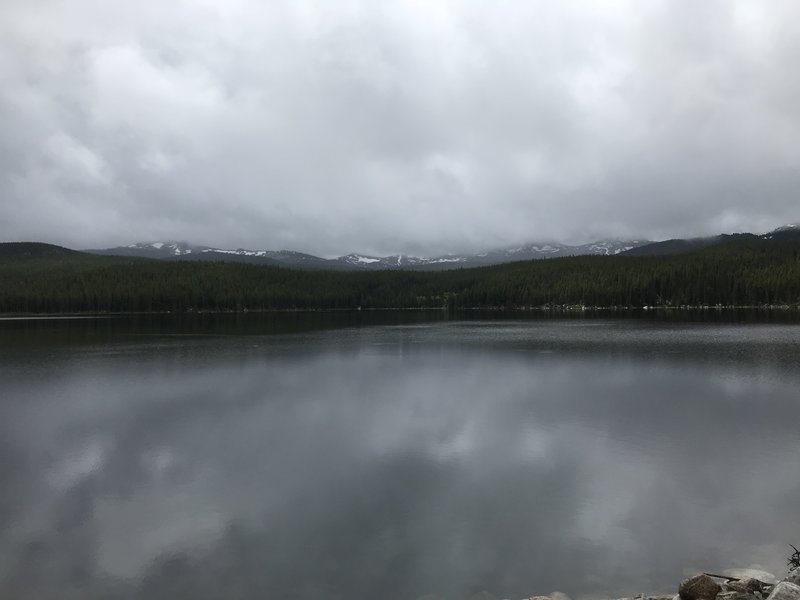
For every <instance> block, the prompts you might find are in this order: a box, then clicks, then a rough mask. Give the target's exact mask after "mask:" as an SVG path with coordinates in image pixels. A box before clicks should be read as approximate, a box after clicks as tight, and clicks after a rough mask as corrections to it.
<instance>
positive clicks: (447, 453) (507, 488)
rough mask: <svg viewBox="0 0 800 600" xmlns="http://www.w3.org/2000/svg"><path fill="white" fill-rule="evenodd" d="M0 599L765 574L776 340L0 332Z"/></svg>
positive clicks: (366, 328)
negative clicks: (731, 570) (752, 570)
mask: <svg viewBox="0 0 800 600" xmlns="http://www.w3.org/2000/svg"><path fill="white" fill-rule="evenodd" d="M0 382H2V389H3V391H2V398H1V399H0V453H1V454H0V456H2V462H0V596H2V597H13V598H48V597H52V598H56V597H57V598H92V597H96V598H287V599H288V598H334V599H335V598H342V599H345V598H347V599H352V598H374V597H380V598H390V599H391V598H397V599H415V598H418V597H420V596H423V595H425V594H438V595H440V596H442V597H445V598H452V599H457V598H469V597H470V596H471V595H473V594H476V593H478V592H480V591H483V590H486V591H488V592H490V593H492V594H493V595H495V596H497V597H499V598H504V597H508V598H522V597H527V596H530V595H533V594H546V593H550V592H552V591H554V590H560V591H563V592H565V593H567V594H569V595H571V596H573V597H575V598H579V597H599V596H607V597H614V596H623V595H629V596H631V595H635V594H636V593H639V592H642V591H646V592H653V593H655V592H661V591H663V592H673V591H674V587H675V585H676V583H677V582H678V581H679V580H680V578H682V577H683V576H684V574H685V572H686V571H687V570H694V569H702V570H708V571H715V570H721V569H724V568H728V567H751V566H760V567H762V568H765V569H767V570H772V571H780V570H781V569H782V568H783V565H784V563H785V559H786V556H787V555H788V552H787V549H788V546H787V544H788V543H795V544H797V543H798V540H800V526H798V521H797V507H798V506H800V471H798V465H799V464H800V434H799V433H798V427H797V424H798V416H800V404H798V402H799V401H798V397H799V396H800V395H799V394H798V390H799V389H800V327H798V326H797V325H795V324H791V323H789V324H786V323H771V322H761V323H759V322H746V323H737V322H726V320H725V319H723V320H722V322H702V321H701V322H688V321H681V320H675V319H671V320H667V321H663V320H659V319H652V318H651V319H647V320H645V319H608V318H601V319H596V318H593V319H541V318H535V319H530V318H528V319H510V318H505V319H501V320H497V319H491V320H482V319H469V320H445V319H443V318H442V317H441V316H439V317H436V318H433V317H431V316H430V315H427V316H426V315H418V314H394V315H389V316H386V315H382V316H374V315H373V316H365V315H338V316H337V315H311V316H309V315H305V316H303V315H283V316H270V317H264V316H251V317H242V316H239V317H233V316H231V317H223V316H217V317H205V318H200V317H196V318H188V319H183V320H180V321H176V320H174V319H173V318H140V319H138V320H135V319H134V320H132V319H120V318H107V319H80V320H70V321H49V320H48V321H0Z"/></svg>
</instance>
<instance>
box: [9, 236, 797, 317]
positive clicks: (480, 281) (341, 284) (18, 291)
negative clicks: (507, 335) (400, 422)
mask: <svg viewBox="0 0 800 600" xmlns="http://www.w3.org/2000/svg"><path fill="white" fill-rule="evenodd" d="M9 246H10V245H9V244H0V312H3V313H65V312H107V311H108V312H126V311H137V312H139V311H189V310H195V311H230V310H276V309H277V310H282V309H283V310H285V309H354V308H358V307H362V308H365V309H367V308H430V307H448V308H473V307H481V308H488V307H510V308H521V307H543V306H556V305H559V306H560V305H585V306H597V307H610V306H619V307H623V306H627V307H639V306H643V305H649V306H680V305H695V306H696V305H715V304H723V305H728V306H759V305H766V304H773V305H774V304H791V305H797V304H799V303H800V242H797V241H769V242H765V241H763V240H732V241H731V242H729V243H726V244H722V245H718V246H713V247H710V248H704V249H701V250H697V251H694V252H689V253H684V254H676V255H670V256H642V257H637V256H582V257H572V258H558V259H547V260H536V261H526V262H518V263H510V264H504V265H498V266H492V267H483V268H477V269H456V270H452V271H442V272H421V271H401V270H397V271H380V272H341V271H338V272H337V271H310V270H293V269H284V268H279V267H270V266H256V265H247V264H236V263H224V262H207V263H200V262H198V263H191V262H185V263H172V262H169V263H167V262H159V261H153V260H145V259H130V258H122V257H101V256H89V255H85V254H81V253H75V252H72V251H65V252H58V251H55V250H49V251H48V250H46V249H42V248H39V249H38V251H37V252H33V251H30V252H26V251H24V249H20V248H19V247H18V248H16V251H14V252H12V251H11V249H10V248H9ZM37 246H42V245H37ZM51 248H56V247H51Z"/></svg>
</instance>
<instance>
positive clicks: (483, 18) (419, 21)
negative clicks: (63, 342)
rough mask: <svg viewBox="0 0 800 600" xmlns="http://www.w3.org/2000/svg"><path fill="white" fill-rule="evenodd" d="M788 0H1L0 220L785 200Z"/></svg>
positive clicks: (465, 212)
mask: <svg viewBox="0 0 800 600" xmlns="http://www.w3.org/2000/svg"><path fill="white" fill-rule="evenodd" d="M799 18H800V7H798V6H797V5H796V4H795V3H791V2H780V3H779V2H775V3H770V4H769V5H766V4H763V3H759V2H755V1H752V2H722V1H718V2H705V3H700V4H698V3H692V2H624V1H618V2H602V3H599V2H578V1H576V2H570V3H549V2H529V3H519V2H503V1H501V2H497V3H493V4H492V6H491V8H489V7H488V6H487V5H486V3H483V2H478V1H477V0H474V1H470V0H466V1H463V2H454V1H447V0H425V1H422V0H419V1H399V2H375V1H373V0H369V1H367V0H363V1H361V0H350V1H342V2H336V3H325V2H313V1H302V0H291V1H288V0H287V1H281V0H275V1H269V2H255V1H249V0H230V1H226V2H224V3H220V2H210V1H183V2H170V3H145V4H142V3H139V2H133V1H132V0H120V1H119V2H114V3H108V2H104V1H102V0H75V1H71V2H66V1H42V2H29V1H26V0H7V1H6V2H3V4H2V6H0V80H2V82H3V85H2V86H0V127H2V131H3V135H2V136H0V238H2V239H4V240H19V239H36V240H44V241H52V242H58V243H64V244H67V245H71V246H73V247H90V246H105V245H117V244H126V243H132V242H135V241H140V240H151V239H186V240H190V241H193V242H195V243H204V244H212V245H218V246H247V247H258V248H284V247H285V248H293V249H298V250H305V251H310V252H314V253H319V254H325V255H331V254H342V253H345V252H348V251H350V250H359V251H363V252H375V253H390V252H411V253H438V252H448V251H460V250H468V249H481V248H485V247H490V246H496V245H502V244H505V243H514V242H523V241H533V240H547V239H559V240H562V241H570V242H581V241H587V240H590V239H593V238H599V237H615V236H619V237H627V236H636V237H650V238H663V237H670V236H686V235H698V234H705V233H717V232H720V231H731V230H752V231H760V230H767V229H770V228H772V227H774V226H778V225H781V224H783V223H786V222H792V221H796V220H798V218H800V217H799V216H798V213H800V211H798V209H797V192H798V190H799V189H800V84H798V83H797V81H798V80H797V77H796V73H795V70H796V64H797V62H798V58H800V42H799V41H798V40H800V37H798V36H797V35H796V26H795V25H794V24H795V23H797V22H800V21H799Z"/></svg>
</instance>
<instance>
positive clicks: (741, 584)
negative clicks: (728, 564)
mask: <svg viewBox="0 0 800 600" xmlns="http://www.w3.org/2000/svg"><path fill="white" fill-rule="evenodd" d="M725 588H726V589H727V591H730V592H740V593H742V594H754V593H755V592H763V591H764V589H763V587H762V585H761V582H760V581H759V580H758V579H753V578H752V577H748V578H746V579H740V580H739V581H728V582H727V583H726V584H725Z"/></svg>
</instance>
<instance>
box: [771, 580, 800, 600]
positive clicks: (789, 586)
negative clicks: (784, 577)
mask: <svg viewBox="0 0 800 600" xmlns="http://www.w3.org/2000/svg"><path fill="white" fill-rule="evenodd" d="M767 600H800V585H797V584H794V583H790V582H788V581H781V582H780V583H776V584H775V587H774V588H772V591H771V592H770V593H769V596H767Z"/></svg>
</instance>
